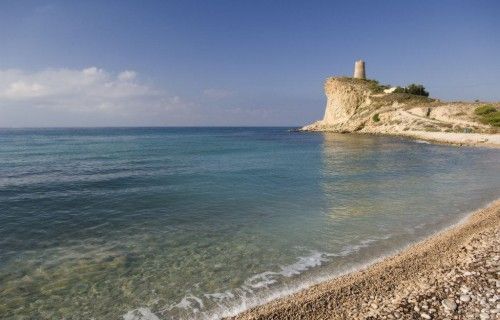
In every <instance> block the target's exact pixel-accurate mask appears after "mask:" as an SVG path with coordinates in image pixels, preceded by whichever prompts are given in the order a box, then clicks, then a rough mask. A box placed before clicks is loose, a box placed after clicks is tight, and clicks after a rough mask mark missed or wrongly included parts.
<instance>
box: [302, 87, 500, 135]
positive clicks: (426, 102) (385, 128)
mask: <svg viewBox="0 0 500 320" xmlns="http://www.w3.org/2000/svg"><path fill="white" fill-rule="evenodd" d="M324 88H325V95H326V98H327V102H326V109H325V115H324V117H323V119H322V120H319V121H317V122H315V123H313V124H310V125H308V126H305V127H303V128H302V130H304V131H333V132H366V133H401V132H406V131H434V132H438V131H442V132H464V131H465V132H476V133H485V132H486V133H495V132H496V129H495V128H493V127H491V126H489V125H485V124H482V123H480V122H479V121H478V120H479V119H478V118H477V116H476V115H475V114H474V109H475V108H477V107H478V106H481V105H483V104H484V103H464V102H458V103H443V102H441V101H439V100H434V99H429V98H427V97H422V96H415V95H411V94H407V93H384V91H383V89H384V88H383V87H381V86H380V85H378V83H377V82H376V81H372V80H363V79H353V78H328V79H327V80H326V81H325V87H324ZM494 105H495V106H496V107H497V108H498V107H499V106H500V105H498V104H494Z"/></svg>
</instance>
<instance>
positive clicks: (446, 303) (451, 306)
mask: <svg viewBox="0 0 500 320" xmlns="http://www.w3.org/2000/svg"><path fill="white" fill-rule="evenodd" d="M441 304H442V305H443V307H445V309H446V310H449V311H455V310H456V309H457V304H456V303H455V301H453V300H451V299H444V300H443V301H441Z"/></svg>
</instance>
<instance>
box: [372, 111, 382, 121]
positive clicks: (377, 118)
mask: <svg viewBox="0 0 500 320" xmlns="http://www.w3.org/2000/svg"><path fill="white" fill-rule="evenodd" d="M372 120H373V122H379V121H380V117H379V115H378V113H375V114H374V115H373V117H372Z"/></svg>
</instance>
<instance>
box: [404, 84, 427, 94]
mask: <svg viewBox="0 0 500 320" xmlns="http://www.w3.org/2000/svg"><path fill="white" fill-rule="evenodd" d="M405 92H407V93H410V94H414V95H417V96H424V97H428V96H429V92H427V91H425V87H424V86H423V85H421V84H416V83H412V84H410V85H409V86H407V87H406V88H405Z"/></svg>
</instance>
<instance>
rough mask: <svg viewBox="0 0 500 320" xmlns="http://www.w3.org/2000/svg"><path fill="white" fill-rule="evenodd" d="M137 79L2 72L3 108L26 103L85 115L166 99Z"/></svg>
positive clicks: (128, 74) (97, 73)
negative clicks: (161, 98)
mask: <svg viewBox="0 0 500 320" xmlns="http://www.w3.org/2000/svg"><path fill="white" fill-rule="evenodd" d="M135 77H136V73H135V72H133V71H129V70H127V71H124V72H121V73H119V74H118V76H116V77H115V76H113V75H112V74H110V73H108V72H106V71H104V70H103V69H99V68H96V67H90V68H86V69H83V70H72V69H48V70H44V71H40V72H34V73H27V72H23V71H20V70H0V107H1V106H2V105H5V104H8V103H20V102H24V103H29V104H30V105H35V106H38V107H47V108H64V109H66V110H80V111H84V110H93V109H95V108H96V107H100V106H101V107H102V106H103V105H106V106H110V107H117V108H119V107H123V106H127V105H130V103H131V102H133V101H134V99H137V98H142V99H154V98H159V97H160V96H161V95H162V94H161V93H160V92H159V91H157V90H155V89H153V88H151V87H149V86H147V85H144V84H141V83H138V82H137V81H134V79H135Z"/></svg>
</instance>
